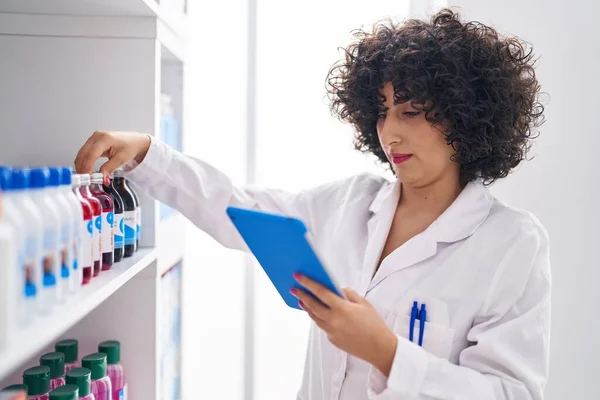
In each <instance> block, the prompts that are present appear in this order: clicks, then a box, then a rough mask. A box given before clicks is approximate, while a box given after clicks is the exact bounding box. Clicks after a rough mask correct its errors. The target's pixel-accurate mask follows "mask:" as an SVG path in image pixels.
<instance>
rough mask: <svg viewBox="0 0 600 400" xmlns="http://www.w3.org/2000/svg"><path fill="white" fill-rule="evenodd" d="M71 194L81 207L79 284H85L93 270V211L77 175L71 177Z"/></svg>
mask: <svg viewBox="0 0 600 400" xmlns="http://www.w3.org/2000/svg"><path fill="white" fill-rule="evenodd" d="M71 185H72V187H73V194H74V195H75V196H76V197H77V200H78V201H79V205H80V206H81V210H82V216H83V219H82V220H81V225H80V230H79V238H80V239H81V259H80V264H81V283H82V284H83V285H85V284H87V283H88V282H89V281H90V280H91V279H92V275H93V269H94V250H93V247H94V209H93V208H92V206H91V204H90V203H89V202H88V201H87V200H86V199H85V198H83V196H82V195H81V191H80V190H79V189H80V187H81V178H80V177H79V175H73V176H72V177H71Z"/></svg>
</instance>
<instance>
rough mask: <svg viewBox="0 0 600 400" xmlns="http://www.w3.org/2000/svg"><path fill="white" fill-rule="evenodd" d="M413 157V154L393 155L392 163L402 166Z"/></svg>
mask: <svg viewBox="0 0 600 400" xmlns="http://www.w3.org/2000/svg"><path fill="white" fill-rule="evenodd" d="M411 157H412V154H392V162H393V163H394V164H402V163H403V162H406V161H408V160H409V159H410V158H411Z"/></svg>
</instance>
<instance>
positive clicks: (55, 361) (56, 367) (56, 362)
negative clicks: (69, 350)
mask: <svg viewBox="0 0 600 400" xmlns="http://www.w3.org/2000/svg"><path fill="white" fill-rule="evenodd" d="M40 365H45V366H46V367H48V368H50V389H56V388H57V387H59V386H62V385H64V384H65V355H64V354H63V353H60V352H53V353H46V354H43V355H42V356H41V357H40Z"/></svg>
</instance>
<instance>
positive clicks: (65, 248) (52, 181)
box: [47, 167, 73, 386]
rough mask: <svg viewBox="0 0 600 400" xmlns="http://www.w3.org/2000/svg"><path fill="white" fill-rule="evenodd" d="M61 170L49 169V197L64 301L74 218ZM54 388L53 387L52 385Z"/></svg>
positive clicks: (69, 275)
mask: <svg viewBox="0 0 600 400" xmlns="http://www.w3.org/2000/svg"><path fill="white" fill-rule="evenodd" d="M60 175H61V170H60V168H56V167H51V168H48V189H47V192H48V195H49V196H50V197H51V198H52V200H53V201H54V204H56V205H57V207H56V211H57V212H58V216H59V217H60V222H61V223H60V236H59V238H58V246H59V253H58V256H59V258H58V260H59V263H60V275H59V276H60V278H58V279H57V280H58V282H57V284H58V285H59V286H60V292H61V293H62V300H63V301H64V300H65V299H66V298H67V296H68V294H69V293H71V292H72V291H73V290H72V288H71V287H70V281H71V274H72V270H73V247H72V243H73V223H72V221H73V216H72V215H71V206H70V204H69V202H68V201H67V199H65V197H64V196H63V195H62V193H61V189H60V186H61V176H60ZM50 386H52V385H50Z"/></svg>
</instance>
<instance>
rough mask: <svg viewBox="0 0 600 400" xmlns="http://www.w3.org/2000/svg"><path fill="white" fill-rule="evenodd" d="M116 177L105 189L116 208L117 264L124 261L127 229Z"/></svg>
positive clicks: (115, 242)
mask: <svg viewBox="0 0 600 400" xmlns="http://www.w3.org/2000/svg"><path fill="white" fill-rule="evenodd" d="M113 181H114V177H113V176H111V177H110V183H109V185H103V189H104V191H105V192H106V193H108V194H109V195H110V197H112V199H113V204H114V206H115V223H114V226H113V237H114V244H115V262H119V261H121V260H122V259H123V247H124V246H125V238H124V237H123V236H124V235H125V229H124V224H125V221H124V220H123V200H122V199H121V196H119V193H117V191H116V190H115V188H114V187H113Z"/></svg>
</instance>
